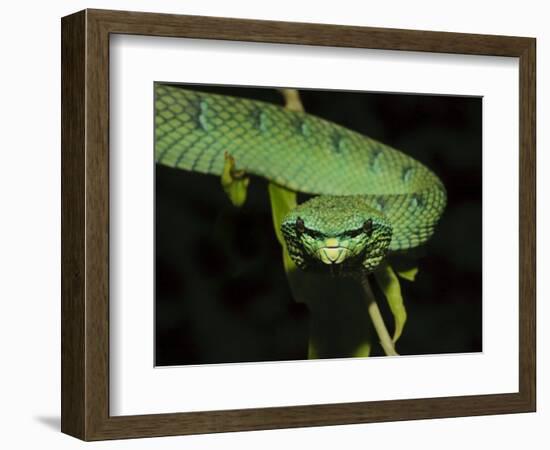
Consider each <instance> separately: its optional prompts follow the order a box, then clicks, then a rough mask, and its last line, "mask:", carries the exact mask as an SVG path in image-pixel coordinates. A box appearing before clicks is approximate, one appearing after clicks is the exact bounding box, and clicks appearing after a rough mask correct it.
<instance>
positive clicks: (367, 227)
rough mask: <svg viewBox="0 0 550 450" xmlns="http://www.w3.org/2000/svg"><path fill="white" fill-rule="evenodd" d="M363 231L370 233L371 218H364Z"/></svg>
mask: <svg viewBox="0 0 550 450" xmlns="http://www.w3.org/2000/svg"><path fill="white" fill-rule="evenodd" d="M363 232H364V233H365V234H366V235H367V236H370V235H371V234H372V219H368V220H365V222H364V223H363Z"/></svg>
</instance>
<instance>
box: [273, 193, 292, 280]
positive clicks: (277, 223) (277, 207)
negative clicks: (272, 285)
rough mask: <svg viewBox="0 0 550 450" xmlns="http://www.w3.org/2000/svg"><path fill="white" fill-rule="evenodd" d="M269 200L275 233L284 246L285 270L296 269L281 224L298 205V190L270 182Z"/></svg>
mask: <svg viewBox="0 0 550 450" xmlns="http://www.w3.org/2000/svg"><path fill="white" fill-rule="evenodd" d="M268 191H269V200H270V202H271V217H272V218H273V227H274V228H275V235H276V236H277V240H278V241H279V243H280V244H281V247H282V248H283V264H284V267H285V271H286V272H287V273H289V272H290V271H293V270H294V269H296V265H295V264H294V261H292V259H291V258H290V255H289V254H288V250H287V248H286V242H285V240H284V237H283V233H282V231H281V224H282V223H283V218H284V217H285V215H286V214H287V213H288V212H289V211H290V210H292V209H294V208H295V207H296V205H297V201H296V192H294V191H291V190H289V189H286V188H284V187H282V186H278V185H276V184H274V183H269V185H268Z"/></svg>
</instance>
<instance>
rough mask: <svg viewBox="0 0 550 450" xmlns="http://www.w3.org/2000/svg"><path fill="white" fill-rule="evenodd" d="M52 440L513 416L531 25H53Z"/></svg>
mask: <svg viewBox="0 0 550 450" xmlns="http://www.w3.org/2000/svg"><path fill="white" fill-rule="evenodd" d="M61 25H62V27H61V29H62V431H63V432H65V433H67V434H70V435H72V436H76V437H78V438H80V439H83V440H101V439H118V438H132V437H152V436H167V435H183V434H196V433H210V432H224V431H242V430H257V429H273V428H285V427H302V426H320V425H335V424H349V423H367V422H379V421H395V420H411V419H423V418H440V417H457V416H472V415H485V414H502V413H515V412H531V411H535V405H536V395H535V373H536V370H535V361H536V358H535V356H536V342H535V277H536V276H535V241H536V236H535V169H536V163H535V39H534V38H527V37H508V36H489V35H472V34H458V33H446V32H436V31H417V30H397V29H380V28H368V27H348V26H338V25H319V24H304V23H287V22H270V21H254V20H240V19H229V18H215V17H198V16H177V15H168V14H153V13H134V12H122V11H104V10H85V11H81V12H78V13H75V14H73V15H70V16H67V17H64V18H63V19H62V24H61Z"/></svg>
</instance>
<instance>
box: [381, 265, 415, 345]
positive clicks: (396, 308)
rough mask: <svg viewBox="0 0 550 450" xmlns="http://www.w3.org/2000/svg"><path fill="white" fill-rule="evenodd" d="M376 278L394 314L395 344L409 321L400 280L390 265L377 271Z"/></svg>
mask: <svg viewBox="0 0 550 450" xmlns="http://www.w3.org/2000/svg"><path fill="white" fill-rule="evenodd" d="M374 276H375V278H376V281H377V282H378V285H379V286H380V289H382V292H383V293H384V296H385V297H386V300H387V301H388V305H389V307H390V310H391V312H392V314H393V319H394V323H395V330H394V332H393V338H392V340H393V342H394V343H395V342H397V340H398V339H399V337H400V336H401V333H402V332H403V328H404V327H405V322H406V321H407V310H406V309H405V304H404V302H403V296H402V295H401V285H400V283H399V278H397V275H396V274H395V272H394V271H393V269H392V268H391V266H390V265H385V266H384V267H382V268H381V269H380V270H378V271H376V272H375V273H374Z"/></svg>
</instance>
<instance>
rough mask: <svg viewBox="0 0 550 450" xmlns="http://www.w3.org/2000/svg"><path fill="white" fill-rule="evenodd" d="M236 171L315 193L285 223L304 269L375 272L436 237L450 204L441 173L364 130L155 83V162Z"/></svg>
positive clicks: (290, 246)
mask: <svg viewBox="0 0 550 450" xmlns="http://www.w3.org/2000/svg"><path fill="white" fill-rule="evenodd" d="M225 154H230V155H231V156H232V157H233V158H234V161H235V164H236V168H237V169H238V170H239V171H243V172H244V173H247V174H253V175H257V176H259V177H263V178H265V179H267V180H269V181H270V182H272V183H275V184H276V185H279V186H282V187H284V188H287V189H289V190H292V191H296V192H303V193H307V194H314V195H316V197H313V198H312V199H310V200H308V201H306V202H304V203H302V204H300V205H298V206H297V207H296V208H295V209H294V210H292V211H290V212H289V213H288V214H287V215H286V217H285V218H284V219H283V222H282V226H281V227H282V233H283V236H284V237H285V241H286V244H287V248H288V251H289V254H290V256H291V257H292V259H293V260H294V262H295V263H296V264H297V265H298V266H299V267H301V268H302V269H308V268H314V267H317V268H319V267H323V266H326V265H331V266H332V265H339V266H341V269H344V270H346V271H351V272H353V271H357V270H359V269H360V270H361V271H362V272H366V273H368V272H372V271H373V270H374V269H376V267H378V265H379V264H380V263H381V262H382V261H383V260H384V258H385V256H386V254H387V253H388V252H389V251H398V250H407V249H411V248H414V247H417V246H419V245H421V244H423V243H425V242H426V241H427V240H428V239H429V238H430V237H431V235H432V234H433V232H434V229H435V227H436V225H437V222H438V221H439V219H440V217H441V215H442V213H443V210H444V209H445V205H446V192H445V188H444V186H443V184H442V182H441V181H440V179H439V178H438V177H437V176H436V175H435V174H434V173H433V172H431V171H430V170H429V169H428V168H427V167H425V166H424V165H423V164H421V163H420V162H418V161H416V160H414V159H413V158H411V157H409V156H407V155H405V154H404V153H402V152H400V151H398V150H396V149H394V148H391V147H389V146H387V145H384V144H382V143H380V142H378V141H376V140H374V139H371V138H369V137H367V136H364V135H362V134H360V133H357V132H355V131H352V130H350V129H347V128H345V127H342V126H340V125H337V124H335V123H332V122H329V121H327V120H324V119H321V118H319V117H316V116H314V115H311V114H307V113H303V112H294V111H289V110H287V109H285V108H283V107H280V106H277V105H274V104H270V103H266V102H261V101H257V100H249V99H243V98H236V97H231V96H226V95H218V94H211V93H202V92H197V91H192V90H187V89H185V88H181V87H176V86H171V85H165V84H160V83H157V84H155V160H156V162H157V163H158V164H163V165H166V166H170V167H174V168H178V169H184V170H188V171H194V172H200V173H204V174H213V175H221V174H222V172H223V170H224V164H225V157H224V155H225Z"/></svg>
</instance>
